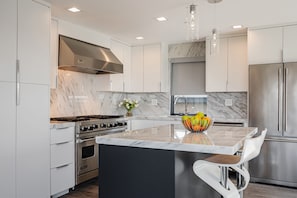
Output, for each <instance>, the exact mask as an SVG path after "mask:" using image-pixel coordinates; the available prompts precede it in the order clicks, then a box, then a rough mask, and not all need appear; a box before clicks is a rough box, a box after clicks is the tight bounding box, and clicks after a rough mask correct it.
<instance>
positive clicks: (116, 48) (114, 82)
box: [110, 40, 125, 91]
mask: <svg viewBox="0 0 297 198" xmlns="http://www.w3.org/2000/svg"><path fill="white" fill-rule="evenodd" d="M110 49H111V51H112V52H113V53H114V54H115V56H116V57H117V58H118V59H119V60H120V61H121V63H123V65H124V68H125V64H124V52H123V51H124V49H123V44H121V43H119V42H117V41H113V40H112V41H111V46H110ZM124 74H125V70H124ZM124 74H110V82H111V87H110V88H111V90H110V91H124Z"/></svg>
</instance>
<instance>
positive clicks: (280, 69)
mask: <svg viewBox="0 0 297 198" xmlns="http://www.w3.org/2000/svg"><path fill="white" fill-rule="evenodd" d="M281 82H282V68H279V69H278V99H277V100H278V106H277V111H278V112H277V117H278V125H277V130H278V132H280V131H281V129H280V125H281V123H282V121H281V115H280V113H281V105H282V104H281V97H282V96H281V91H280V90H281V86H282V83H281Z"/></svg>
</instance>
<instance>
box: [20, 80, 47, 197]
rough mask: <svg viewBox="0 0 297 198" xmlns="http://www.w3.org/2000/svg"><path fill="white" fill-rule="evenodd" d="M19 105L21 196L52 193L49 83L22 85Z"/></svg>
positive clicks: (39, 195)
mask: <svg viewBox="0 0 297 198" xmlns="http://www.w3.org/2000/svg"><path fill="white" fill-rule="evenodd" d="M20 95H21V96H20V97H21V100H20V105H18V106H17V135H16V136H17V137H16V141H17V142H16V145H17V146H16V175H17V177H16V185H17V197H49V196H50V124H49V86H48V85H32V84H21V94H20Z"/></svg>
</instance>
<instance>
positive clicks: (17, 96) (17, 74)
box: [16, 60, 21, 105]
mask: <svg viewBox="0 0 297 198" xmlns="http://www.w3.org/2000/svg"><path fill="white" fill-rule="evenodd" d="M20 77H21V75H20V61H19V60H16V105H20Z"/></svg>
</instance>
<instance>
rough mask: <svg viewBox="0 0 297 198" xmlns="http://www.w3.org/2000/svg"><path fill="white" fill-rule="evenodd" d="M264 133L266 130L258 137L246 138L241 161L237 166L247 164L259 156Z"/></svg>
mask: <svg viewBox="0 0 297 198" xmlns="http://www.w3.org/2000/svg"><path fill="white" fill-rule="evenodd" d="M266 133H267V129H264V130H263V131H262V133H261V135H259V136H258V137H254V138H248V139H246V140H245V141H244V145H243V149H242V154H241V159H240V162H239V163H238V164H242V163H244V162H247V161H249V160H251V159H253V158H255V157H257V156H258V155H259V153H260V151H261V147H262V144H263V142H264V138H265V136H266Z"/></svg>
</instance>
